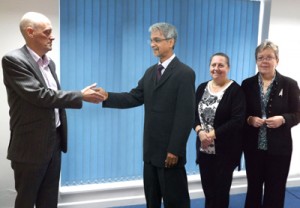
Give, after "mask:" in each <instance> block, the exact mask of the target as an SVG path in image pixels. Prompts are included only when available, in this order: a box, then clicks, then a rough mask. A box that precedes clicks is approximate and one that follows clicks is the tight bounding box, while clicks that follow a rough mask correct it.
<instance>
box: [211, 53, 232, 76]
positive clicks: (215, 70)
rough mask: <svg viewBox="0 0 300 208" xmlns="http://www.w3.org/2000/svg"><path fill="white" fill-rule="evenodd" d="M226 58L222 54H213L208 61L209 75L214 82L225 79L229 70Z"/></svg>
mask: <svg viewBox="0 0 300 208" xmlns="http://www.w3.org/2000/svg"><path fill="white" fill-rule="evenodd" d="M229 69H230V68H229V65H228V60H227V59H226V58H225V57H224V56H220V55H215V56H213V57H212V59H211V62H210V75H211V77H212V79H213V80H215V81H216V82H222V81H224V80H227V74H228V72H229Z"/></svg>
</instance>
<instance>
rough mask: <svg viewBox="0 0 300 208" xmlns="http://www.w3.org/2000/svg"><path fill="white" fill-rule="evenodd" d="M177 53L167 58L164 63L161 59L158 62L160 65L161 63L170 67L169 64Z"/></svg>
mask: <svg viewBox="0 0 300 208" xmlns="http://www.w3.org/2000/svg"><path fill="white" fill-rule="evenodd" d="M175 56H176V55H175V53H174V54H173V55H172V56H171V57H170V58H168V59H167V60H165V61H164V62H163V63H161V62H160V61H159V62H158V65H159V64H161V65H162V66H163V67H164V68H165V69H166V68H167V67H168V65H169V64H170V63H171V61H172V60H173V59H174V58H175Z"/></svg>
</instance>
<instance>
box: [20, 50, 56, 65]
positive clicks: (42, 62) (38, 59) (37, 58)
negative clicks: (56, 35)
mask: <svg viewBox="0 0 300 208" xmlns="http://www.w3.org/2000/svg"><path fill="white" fill-rule="evenodd" d="M26 47H27V49H28V51H29V53H30V55H31V56H32V58H33V59H34V60H35V62H37V63H38V65H39V66H40V67H45V66H48V65H49V63H50V58H49V57H48V56H47V55H46V54H45V55H44V56H43V57H40V56H39V55H37V54H36V53H35V52H34V51H33V50H32V49H31V48H29V47H28V46H27V45H26Z"/></svg>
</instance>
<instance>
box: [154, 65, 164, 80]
mask: <svg viewBox="0 0 300 208" xmlns="http://www.w3.org/2000/svg"><path fill="white" fill-rule="evenodd" d="M163 69H164V67H163V65H161V64H160V65H158V66H157V71H156V80H157V81H158V80H159V79H160V78H161V71H162V70H163Z"/></svg>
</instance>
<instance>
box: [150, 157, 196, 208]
mask: <svg viewBox="0 0 300 208" xmlns="http://www.w3.org/2000/svg"><path fill="white" fill-rule="evenodd" d="M144 191H145V196H146V202H147V208H160V207H161V201H162V199H163V203H164V207H165V208H189V207H190V196H189V190H188V183H187V176H186V171H185V168H184V167H180V168H178V167H174V168H160V167H155V166H153V165H151V164H149V163H144Z"/></svg>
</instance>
